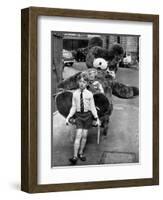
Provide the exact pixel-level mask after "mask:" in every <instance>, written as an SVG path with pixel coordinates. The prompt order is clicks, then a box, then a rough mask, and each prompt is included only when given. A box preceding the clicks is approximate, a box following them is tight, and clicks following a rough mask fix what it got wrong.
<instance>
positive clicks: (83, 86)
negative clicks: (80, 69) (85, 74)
mask: <svg viewBox="0 0 163 200" xmlns="http://www.w3.org/2000/svg"><path fill="white" fill-rule="evenodd" d="M86 87H87V81H85V80H84V79H83V78H81V79H80V80H79V88H80V89H81V90H84V89H85V88H86Z"/></svg>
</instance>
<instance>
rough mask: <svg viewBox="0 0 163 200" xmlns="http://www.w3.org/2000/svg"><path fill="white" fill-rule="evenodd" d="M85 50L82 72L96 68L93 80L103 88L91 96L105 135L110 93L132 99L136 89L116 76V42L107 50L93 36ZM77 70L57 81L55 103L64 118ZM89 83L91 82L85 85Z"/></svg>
mask: <svg viewBox="0 0 163 200" xmlns="http://www.w3.org/2000/svg"><path fill="white" fill-rule="evenodd" d="M87 49H88V52H87V55H86V65H87V67H88V70H86V71H88V72H89V71H90V70H91V69H94V70H95V71H96V77H95V79H96V81H98V82H99V83H100V84H101V85H102V87H103V90H104V94H94V99H95V105H96V106H97V108H98V110H97V111H98V115H99V118H100V120H101V122H102V126H103V127H104V134H107V130H108V123H109V117H110V115H111V113H112V110H113V103H112V95H115V96H117V97H119V98H124V99H128V98H133V97H135V96H137V95H138V94H139V89H138V88H137V87H134V86H127V85H125V84H122V83H120V82H119V81H118V80H117V79H116V72H117V70H118V63H119V62H120V60H121V58H122V57H123V48H122V47H121V46H120V45H119V44H114V45H112V47H111V48H110V49H109V50H107V49H104V48H103V47H102V40H101V39H100V38H97V37H95V38H92V39H91V40H90V42H89V44H88V47H87ZM106 63H107V64H106ZM80 73H82V72H78V73H76V74H75V75H73V76H70V77H69V78H68V79H66V80H63V81H62V82H60V83H59V84H58V88H59V89H62V90H63V91H62V92H60V93H59V95H57V97H56V103H57V108H58V110H59V112H60V113H61V114H62V115H63V116H64V117H66V116H67V115H68V112H69V110H70V108H71V99H72V93H71V92H70V91H71V90H74V89H77V88H78V77H79V75H80ZM90 82H91V78H90ZM90 85H91V83H90V84H89V85H88V86H90ZM88 89H89V88H88Z"/></svg>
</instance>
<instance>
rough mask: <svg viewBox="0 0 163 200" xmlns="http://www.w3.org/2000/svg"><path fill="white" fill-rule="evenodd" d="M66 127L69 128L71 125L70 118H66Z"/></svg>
mask: <svg viewBox="0 0 163 200" xmlns="http://www.w3.org/2000/svg"><path fill="white" fill-rule="evenodd" d="M66 125H67V126H68V125H69V118H68V117H67V118H66Z"/></svg>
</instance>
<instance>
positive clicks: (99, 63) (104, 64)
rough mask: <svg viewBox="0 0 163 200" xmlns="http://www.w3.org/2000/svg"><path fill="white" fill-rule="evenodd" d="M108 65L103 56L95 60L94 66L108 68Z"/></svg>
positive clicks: (102, 68)
mask: <svg viewBox="0 0 163 200" xmlns="http://www.w3.org/2000/svg"><path fill="white" fill-rule="evenodd" d="M107 65H108V63H107V61H106V60H105V59H103V58H96V59H94V61H93V67H95V68H96V69H101V70H106V69H107Z"/></svg>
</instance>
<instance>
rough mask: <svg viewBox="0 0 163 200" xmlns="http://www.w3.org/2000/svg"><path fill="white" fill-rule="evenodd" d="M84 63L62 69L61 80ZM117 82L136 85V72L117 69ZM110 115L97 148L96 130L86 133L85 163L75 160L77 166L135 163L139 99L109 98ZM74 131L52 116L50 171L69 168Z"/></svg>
mask: <svg viewBox="0 0 163 200" xmlns="http://www.w3.org/2000/svg"><path fill="white" fill-rule="evenodd" d="M85 67H86V65H85V63H75V64H74V66H73V67H72V68H70V67H65V69H64V72H63V76H64V78H67V77H69V76H70V75H72V74H74V73H76V72H78V71H81V70H83V69H85ZM117 79H118V80H119V81H120V82H121V83H125V84H127V85H132V86H138V85H139V71H138V69H137V68H135V67H133V68H132V69H128V68H119V70H118V72H117ZM113 105H114V108H113V113H112V115H111V118H110V122H109V129H108V133H107V135H106V136H104V135H102V134H101V136H100V144H97V128H92V129H90V130H89V133H88V138H87V145H86V148H85V155H86V158H87V160H86V161H84V162H83V161H80V160H78V162H77V165H99V164H117V163H118V164H120V163H136V162H139V118H138V116H139V97H136V98H133V99H120V98H118V97H115V96H113ZM74 136H75V127H74V126H72V125H69V126H66V125H65V118H64V117H63V116H61V115H60V114H59V113H58V112H55V113H54V114H53V138H52V139H53V140H52V167H56V166H70V163H69V158H70V157H72V155H73V140H74Z"/></svg>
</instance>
